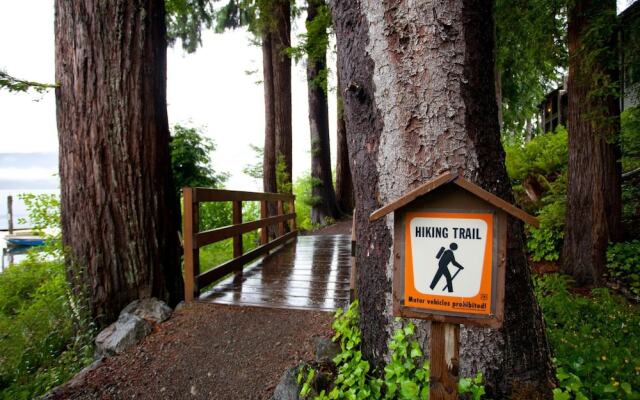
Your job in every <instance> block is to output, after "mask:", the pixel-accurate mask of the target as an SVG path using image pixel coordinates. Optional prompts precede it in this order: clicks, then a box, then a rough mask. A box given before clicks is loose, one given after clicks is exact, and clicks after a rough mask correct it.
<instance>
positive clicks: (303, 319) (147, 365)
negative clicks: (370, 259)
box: [55, 303, 332, 400]
mask: <svg viewBox="0 0 640 400" xmlns="http://www.w3.org/2000/svg"><path fill="white" fill-rule="evenodd" d="M331 318H332V315H331V314H330V313H324V312H312V311H293V310H276V309H267V308H253V307H233V306H224V305H212V304H205V303H194V304H191V305H187V306H185V307H183V308H181V309H180V310H178V311H176V312H175V313H174V315H173V316H172V318H171V319H169V320H168V321H166V322H165V323H163V324H160V325H158V326H157V327H156V331H155V332H154V333H153V334H151V335H150V336H148V337H147V338H146V339H144V340H143V341H142V343H141V344H140V345H138V346H137V347H136V348H135V349H131V350H129V351H127V352H126V353H125V354H122V355H120V356H117V357H110V358H108V359H106V361H105V362H104V364H102V365H101V366H100V367H98V368H97V369H95V370H94V371H92V372H90V373H89V374H88V375H87V379H86V383H85V384H84V385H83V386H82V387H79V388H75V389H67V390H65V391H63V392H61V393H59V394H57V396H56V397H55V398H56V399H67V398H70V399H132V398H136V399H172V400H177V399H268V398H270V397H271V395H272V393H273V389H274V388H275V386H276V384H277V383H278V381H279V379H280V377H281V376H282V374H283V372H284V371H285V370H286V369H287V368H290V367H292V366H294V365H296V364H298V363H299V362H300V361H302V360H310V359H312V358H313V349H312V347H313V345H312V337H313V336H318V335H322V336H329V335H330V334H331V332H330V326H331Z"/></svg>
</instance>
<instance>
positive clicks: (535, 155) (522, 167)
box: [505, 125, 568, 261]
mask: <svg viewBox="0 0 640 400" xmlns="http://www.w3.org/2000/svg"><path fill="white" fill-rule="evenodd" d="M567 140H568V134H567V130H566V129H565V128H564V127H563V126H561V125H560V126H558V127H557V128H556V131H555V132H554V133H546V134H542V135H539V136H537V137H535V138H534V139H533V140H531V141H530V142H528V143H526V144H525V145H524V146H522V145H519V144H516V145H510V146H506V148H505V150H506V155H507V156H506V165H507V172H508V173H509V177H510V178H511V181H512V184H513V189H514V192H515V195H516V199H517V202H518V204H519V205H520V206H521V207H523V208H524V209H526V210H527V211H529V212H532V213H535V214H537V216H538V219H539V220H540V228H538V229H536V228H530V229H529V230H528V241H527V248H528V250H529V252H530V254H531V257H532V258H533V260H534V261H541V260H545V261H556V260H558V259H559V258H560V250H561V247H562V240H563V236H564V218H565V208H566V201H567V200H566V197H567V162H568V158H567V157H568V155H567ZM527 185H528V186H529V187H530V188H531V187H533V186H535V187H536V190H538V191H541V193H539V194H541V195H542V198H541V199H540V201H538V202H537V203H534V202H533V201H532V200H531V199H530V198H529V197H528V195H527V193H526V190H525V186H527Z"/></svg>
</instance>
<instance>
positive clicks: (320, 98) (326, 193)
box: [307, 0, 340, 225]
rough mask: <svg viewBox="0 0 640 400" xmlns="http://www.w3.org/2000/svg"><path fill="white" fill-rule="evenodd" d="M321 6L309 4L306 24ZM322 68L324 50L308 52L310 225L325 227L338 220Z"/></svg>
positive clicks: (320, 0) (315, 2) (314, 0)
mask: <svg viewBox="0 0 640 400" xmlns="http://www.w3.org/2000/svg"><path fill="white" fill-rule="evenodd" d="M323 5H324V0H309V2H308V7H307V23H311V22H312V21H313V20H314V19H315V18H316V17H317V16H318V8H319V7H320V6H323ZM325 34H326V32H325ZM316 47H318V46H316ZM326 68H327V57H326V48H323V49H321V48H314V51H313V52H309V55H308V60H307V90H308V92H309V95H308V97H309V128H310V133H311V178H312V183H311V185H312V189H311V195H312V197H313V204H312V206H311V222H312V223H314V224H320V225H324V224H326V221H327V218H333V219H335V218H338V217H339V216H340V211H339V210H338V205H337V203H336V194H335V192H334V190H333V176H332V174H331V144H330V141H329V104H328V100H327V83H326V80H323V79H322V77H321V75H322V73H323V71H325V70H326Z"/></svg>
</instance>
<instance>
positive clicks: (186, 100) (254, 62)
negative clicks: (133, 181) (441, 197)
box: [0, 0, 633, 190]
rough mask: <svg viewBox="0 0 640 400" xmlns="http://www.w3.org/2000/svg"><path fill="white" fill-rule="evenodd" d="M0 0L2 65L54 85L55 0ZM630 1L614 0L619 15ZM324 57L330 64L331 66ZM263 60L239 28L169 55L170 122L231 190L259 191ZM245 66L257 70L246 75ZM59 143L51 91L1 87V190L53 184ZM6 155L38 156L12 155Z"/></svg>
mask: <svg viewBox="0 0 640 400" xmlns="http://www.w3.org/2000/svg"><path fill="white" fill-rule="evenodd" d="M0 2H1V4H2V12H1V13H0V69H4V70H6V71H7V72H8V73H10V74H12V75H14V76H16V77H18V78H21V79H28V80H34V81H40V82H54V34H53V17H54V16H53V0H20V1H16V0H0ZM632 2H633V1H632V0H617V3H618V12H621V11H622V10H623V9H624V8H626V6H628V5H629V4H631V3H632ZM27 16H28V17H27ZM303 27H304V23H303V21H302V19H300V20H299V21H297V22H296V23H295V24H294V33H293V35H292V38H293V40H294V42H295V40H296V36H297V34H299V33H300V29H301V28H303ZM330 56H331V58H330V60H329V65H335V58H334V56H333V54H330ZM261 60H262V54H261V51H260V48H259V47H256V46H252V45H250V35H249V34H248V33H247V32H246V31H244V30H241V29H239V30H236V31H230V32H226V33H224V34H222V35H218V34H214V33H212V32H210V31H209V32H204V33H203V46H202V47H201V48H199V49H198V50H197V52H196V53H195V54H186V53H184V52H183V51H182V49H181V48H180V47H179V45H177V46H176V47H175V48H170V49H169V50H168V54H167V77H168V78H167V103H168V113H169V123H170V124H171V125H173V124H176V123H180V124H183V125H185V124H186V125H191V126H197V127H201V128H202V130H203V132H204V134H205V135H206V136H208V137H211V138H212V139H214V140H215V142H216V144H217V150H216V152H215V153H214V154H213V155H212V159H213V167H214V169H215V170H216V171H218V172H229V173H230V174H231V178H230V179H229V181H228V183H227V188H229V189H236V190H260V189H261V184H260V183H259V182H256V181H255V180H253V179H251V178H249V177H247V176H246V175H244V174H243V173H242V168H243V167H244V166H245V165H246V164H248V163H255V162H256V161H257V160H256V158H255V157H254V153H253V152H252V150H251V149H250V147H249V145H250V144H255V145H262V144H263V142H264V99H263V87H262V85H259V84H256V81H258V80H260V79H261V77H262V70H261V67H262V65H261V64H262V62H261ZM246 71H257V72H256V73H255V74H252V75H247V73H246ZM292 71H293V74H292V106H293V171H294V172H293V174H294V177H297V176H300V175H301V174H303V173H304V172H305V171H307V170H309V167H310V154H309V125H308V116H307V86H306V78H305V71H304V65H302V64H301V65H297V66H296V65H294V66H293V68H292ZM332 73H335V68H332ZM332 78H333V80H332V81H331V82H330V84H332V82H333V85H334V84H335V83H334V82H335V77H333V76H332ZM329 110H330V126H331V129H332V131H331V140H332V148H333V151H332V153H333V154H332V160H333V162H335V110H336V106H335V96H330V104H329ZM57 148H58V141H57V132H56V121H55V98H54V94H53V91H50V92H49V93H46V94H33V93H28V94H24V93H17V94H11V93H8V92H6V91H4V90H3V91H0V189H7V188H13V187H12V186H15V185H16V184H20V183H22V185H23V187H22V188H25V189H29V188H30V186H32V187H33V188H35V186H38V187H41V186H43V185H44V186H50V187H53V188H55V187H56V186H57V181H56V178H55V173H56V170H57V165H56V161H55V156H53V157H52V156H51V153H56V152H57ZM7 153H9V154H7ZM12 153H36V154H31V155H29V156H23V157H16V156H15V154H12ZM43 153H44V154H43ZM47 153H48V154H47ZM34 185H35V186H34Z"/></svg>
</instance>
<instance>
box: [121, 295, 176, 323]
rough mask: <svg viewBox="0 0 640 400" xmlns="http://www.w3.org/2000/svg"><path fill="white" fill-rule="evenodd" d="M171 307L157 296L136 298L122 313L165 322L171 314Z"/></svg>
mask: <svg viewBox="0 0 640 400" xmlns="http://www.w3.org/2000/svg"><path fill="white" fill-rule="evenodd" d="M171 312H172V311H171V307H169V306H168V305H166V304H165V302H164V301H160V300H158V299H156V298H155V297H152V298H149V299H141V300H134V301H132V302H131V303H129V305H128V306H126V307H125V308H124V309H122V311H121V312H120V315H122V314H132V315H135V316H137V317H140V318H143V319H146V320H150V321H153V322H157V323H160V322H164V321H166V320H167V319H169V317H170V316H171Z"/></svg>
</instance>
